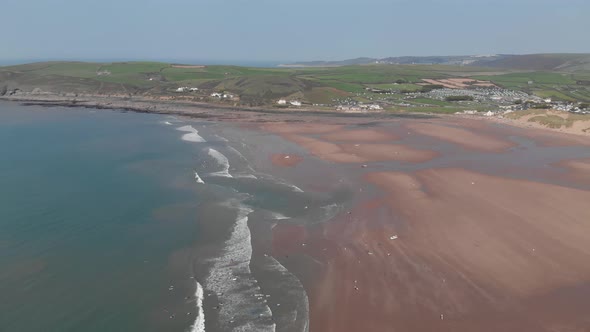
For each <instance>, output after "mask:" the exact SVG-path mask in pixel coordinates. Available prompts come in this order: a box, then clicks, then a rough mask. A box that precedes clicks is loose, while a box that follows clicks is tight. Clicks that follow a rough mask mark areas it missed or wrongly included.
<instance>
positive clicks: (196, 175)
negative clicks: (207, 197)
mask: <svg viewBox="0 0 590 332" xmlns="http://www.w3.org/2000/svg"><path fill="white" fill-rule="evenodd" d="M195 181H197V183H201V184H204V183H205V181H203V179H201V177H200V176H199V173H197V172H195Z"/></svg>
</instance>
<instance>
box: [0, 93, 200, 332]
mask: <svg viewBox="0 0 590 332" xmlns="http://www.w3.org/2000/svg"><path fill="white" fill-rule="evenodd" d="M162 120H163V117H161V116H155V115H154V116H152V115H142V114H133V113H118V112H110V111H100V112H94V111H90V110H84V109H81V110H70V109H60V108H53V109H44V108H40V107H22V106H18V105H16V104H11V103H0V331H18V332H27V331H86V332H92V331H97V332H98V331H101V332H104V331H162V330H168V328H172V329H173V330H178V331H182V330H184V329H186V327H187V326H188V325H187V321H191V320H193V319H194V318H186V319H184V320H180V319H178V320H175V322H173V323H171V322H165V325H164V323H162V322H161V318H160V316H161V315H160V313H161V312H162V310H164V309H163V306H164V305H165V304H166V303H167V302H173V301H174V299H172V298H171V295H170V293H171V292H170V291H169V290H168V287H169V286H170V284H171V283H172V282H173V281H174V280H175V278H177V277H178V275H179V274H182V273H184V271H178V269H175V267H174V264H173V262H171V261H172V259H173V257H174V254H175V253H176V252H178V251H180V250H182V249H183V248H187V247H189V246H190V245H191V243H192V242H193V241H194V240H195V239H196V238H198V236H199V229H198V222H197V220H196V219H195V216H196V215H197V213H196V212H195V211H196V209H197V204H196V202H197V201H198V192H197V191H195V189H194V188H193V186H192V185H193V184H194V181H192V176H193V173H192V172H191V169H192V164H193V163H194V160H193V159H194V157H193V156H192V155H191V148H192V147H191V146H190V145H188V144H181V143H180V142H179V135H178V132H174V131H173V130H170V128H166V127H165V126H164V125H162V123H161V122H162ZM176 296H177V297H182V296H183V294H178V295H176ZM175 324H176V325H175ZM163 326H166V328H165V329H163Z"/></svg>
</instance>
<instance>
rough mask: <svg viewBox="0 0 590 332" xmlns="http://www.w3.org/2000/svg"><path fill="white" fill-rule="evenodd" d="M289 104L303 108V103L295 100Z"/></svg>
mask: <svg viewBox="0 0 590 332" xmlns="http://www.w3.org/2000/svg"><path fill="white" fill-rule="evenodd" d="M289 104H291V105H293V106H301V102H300V101H298V100H293V101H290V102H289Z"/></svg>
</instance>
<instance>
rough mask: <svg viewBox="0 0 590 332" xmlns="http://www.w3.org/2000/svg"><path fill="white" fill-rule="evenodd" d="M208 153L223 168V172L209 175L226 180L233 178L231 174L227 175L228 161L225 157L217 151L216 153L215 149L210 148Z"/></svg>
mask: <svg viewBox="0 0 590 332" xmlns="http://www.w3.org/2000/svg"><path fill="white" fill-rule="evenodd" d="M208 153H209V155H210V156H211V157H213V159H215V160H216V161H217V163H218V164H219V165H220V166H221V167H222V168H223V170H221V171H219V172H214V173H211V174H209V175H212V176H223V177H226V178H231V177H233V176H232V175H231V174H229V160H227V157H226V156H224V155H223V154H222V153H221V152H219V151H217V150H215V149H212V148H209V152H208Z"/></svg>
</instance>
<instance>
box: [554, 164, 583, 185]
mask: <svg viewBox="0 0 590 332" xmlns="http://www.w3.org/2000/svg"><path fill="white" fill-rule="evenodd" d="M557 166H559V167H564V168H566V169H567V170H568V172H567V173H566V178H569V179H571V180H572V181H575V182H577V183H582V184H590V159H581V160H566V161H563V162H561V163H559V164H558V165H557Z"/></svg>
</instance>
